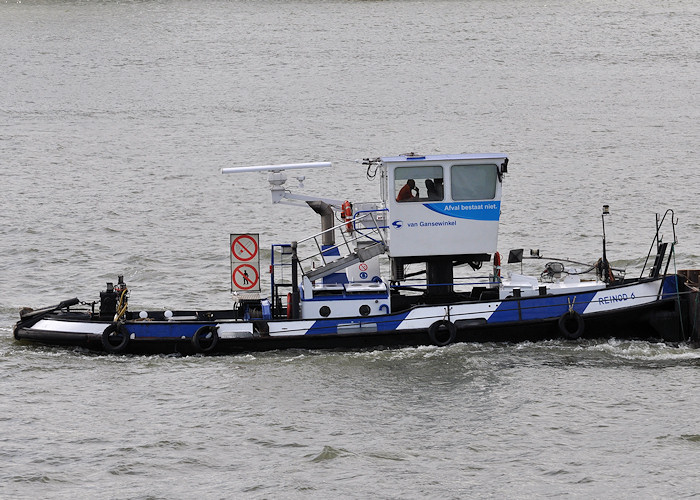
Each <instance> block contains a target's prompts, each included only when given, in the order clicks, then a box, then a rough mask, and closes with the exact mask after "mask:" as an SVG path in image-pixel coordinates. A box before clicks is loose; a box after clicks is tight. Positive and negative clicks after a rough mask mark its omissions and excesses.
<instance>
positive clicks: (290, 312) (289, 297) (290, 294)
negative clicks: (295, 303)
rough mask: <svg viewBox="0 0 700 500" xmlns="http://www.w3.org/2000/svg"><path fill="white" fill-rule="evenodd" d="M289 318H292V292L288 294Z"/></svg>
mask: <svg viewBox="0 0 700 500" xmlns="http://www.w3.org/2000/svg"><path fill="white" fill-rule="evenodd" d="M287 319H292V293H291V292H289V293H288V294H287Z"/></svg>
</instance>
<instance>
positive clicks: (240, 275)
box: [231, 264, 260, 290]
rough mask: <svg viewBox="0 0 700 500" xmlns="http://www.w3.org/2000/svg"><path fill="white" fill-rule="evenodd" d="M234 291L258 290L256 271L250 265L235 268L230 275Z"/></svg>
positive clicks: (258, 278) (258, 281) (258, 280)
mask: <svg viewBox="0 0 700 500" xmlns="http://www.w3.org/2000/svg"><path fill="white" fill-rule="evenodd" d="M231 282H232V283H233V288H234V290H260V276H259V274H258V270H257V269H255V268H254V267H253V266H251V265H250V264H241V265H239V266H237V267H236V268H235V269H234V270H233V273H232V275H231Z"/></svg>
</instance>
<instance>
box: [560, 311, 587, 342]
mask: <svg viewBox="0 0 700 500" xmlns="http://www.w3.org/2000/svg"><path fill="white" fill-rule="evenodd" d="M558 325H559V332H560V333H561V334H562V335H563V336H564V337H565V338H567V339H569V340H576V339H578V338H580V337H581V335H583V330H584V328H585V325H584V322H583V317H581V315H580V314H579V313H577V312H576V311H567V312H565V313H564V314H562V315H561V316H560V317H559V323H558Z"/></svg>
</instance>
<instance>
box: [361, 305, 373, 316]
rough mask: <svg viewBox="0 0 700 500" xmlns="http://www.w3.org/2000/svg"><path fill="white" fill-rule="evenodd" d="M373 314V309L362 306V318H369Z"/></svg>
mask: <svg viewBox="0 0 700 500" xmlns="http://www.w3.org/2000/svg"><path fill="white" fill-rule="evenodd" d="M370 312H372V309H370V307H369V306H368V305H367V304H362V305H361V306H360V316H369V313H370Z"/></svg>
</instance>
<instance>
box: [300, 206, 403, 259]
mask: <svg viewBox="0 0 700 500" xmlns="http://www.w3.org/2000/svg"><path fill="white" fill-rule="evenodd" d="M388 213H389V211H388V209H386V208H378V209H372V210H358V211H357V212H356V213H355V214H354V216H353V218H352V219H349V220H346V221H344V222H341V223H340V224H337V225H335V226H333V227H331V228H328V229H325V230H323V231H321V232H319V233H316V234H314V235H312V236H309V237H307V238H304V239H302V240H299V241H297V258H298V260H299V263H300V265H301V267H302V272H303V268H304V265H305V264H308V262H310V261H312V262H313V261H315V260H320V261H321V265H326V264H328V263H330V262H331V261H332V260H336V259H337V258H338V257H344V256H348V255H351V254H352V253H353V252H355V250H356V248H357V247H358V246H362V245H365V246H369V245H383V246H386V229H388V227H389V226H387V225H386V219H387V214H388ZM348 228H350V229H351V230H350V231H348ZM328 233H333V234H334V235H335V234H340V237H341V240H342V241H340V242H337V243H335V244H333V245H323V244H322V240H323V239H324V236H326V235H327V234H328ZM333 240H334V241H336V239H335V238H333ZM308 247H311V250H308ZM336 250H337V252H336ZM307 252H308V255H306V256H304V257H302V256H301V255H302V254H306V253H307ZM331 258H332V260H331Z"/></svg>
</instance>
